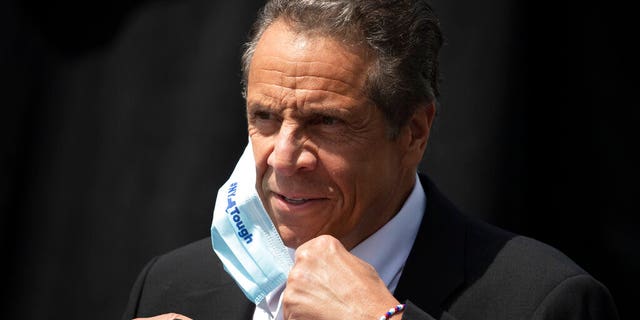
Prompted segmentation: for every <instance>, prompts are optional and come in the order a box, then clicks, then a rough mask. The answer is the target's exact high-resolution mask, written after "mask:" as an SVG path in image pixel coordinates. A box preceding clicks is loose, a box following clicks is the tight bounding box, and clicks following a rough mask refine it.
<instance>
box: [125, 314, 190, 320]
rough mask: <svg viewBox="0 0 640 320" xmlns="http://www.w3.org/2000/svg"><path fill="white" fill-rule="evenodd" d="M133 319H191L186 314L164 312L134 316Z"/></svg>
mask: <svg viewBox="0 0 640 320" xmlns="http://www.w3.org/2000/svg"><path fill="white" fill-rule="evenodd" d="M133 320H192V319H191V318H189V317H187V316H183V315H181V314H177V313H165V314H161V315H159V316H155V317H151V318H135V319H133Z"/></svg>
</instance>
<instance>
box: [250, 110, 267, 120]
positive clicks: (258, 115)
mask: <svg viewBox="0 0 640 320" xmlns="http://www.w3.org/2000/svg"><path fill="white" fill-rule="evenodd" d="M253 116H254V118H256V119H260V120H269V119H271V114H270V113H269V112H266V111H256V112H254V113H253Z"/></svg>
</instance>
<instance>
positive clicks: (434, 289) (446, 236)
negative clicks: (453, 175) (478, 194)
mask: <svg viewBox="0 0 640 320" xmlns="http://www.w3.org/2000/svg"><path fill="white" fill-rule="evenodd" d="M420 181H421V183H422V185H423V186H424V189H425V194H426V196H427V208H426V210H425V214H424V217H423V219H422V223H421V225H420V229H419V231H418V236H417V237H416V241H415V243H414V245H413V248H412V249H411V253H410V254H409V257H408V259H407V262H406V264H405V266H404V269H403V272H402V277H401V278H400V281H399V283H398V287H397V289H396V291H395V294H394V295H395V296H396V299H398V300H399V301H401V302H402V301H405V300H407V299H408V300H410V301H411V302H412V303H414V304H416V305H418V306H419V307H420V308H421V309H423V310H424V311H426V312H427V313H429V314H430V315H432V316H434V317H436V318H438V317H439V315H440V314H441V313H442V311H443V310H444V309H446V307H447V303H448V298H449V297H451V296H452V295H453V294H454V293H455V291H456V289H457V288H458V287H460V286H461V285H462V284H463V283H464V278H465V277H464V263H465V261H464V260H465V259H464V254H465V245H464V243H465V222H464V218H463V216H462V215H461V214H460V213H459V212H458V210H457V209H456V208H455V206H454V205H453V204H452V203H451V202H449V201H448V200H447V199H446V198H445V197H444V196H443V195H442V194H441V193H440V192H439V191H438V190H437V188H436V187H435V185H434V184H433V183H432V182H431V181H430V180H429V179H428V178H427V177H426V176H424V175H420Z"/></svg>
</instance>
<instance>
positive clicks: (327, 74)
mask: <svg viewBox="0 0 640 320" xmlns="http://www.w3.org/2000/svg"><path fill="white" fill-rule="evenodd" d="M369 65H370V59H369V55H368V52H367V50H366V49H364V48H363V47H359V46H352V45H347V44H346V43H344V41H340V40H338V39H335V38H333V37H329V36H324V35H321V34H316V33H308V32H304V33H300V32H296V31H294V30H293V29H291V28H290V27H289V26H288V25H287V23H286V22H284V21H282V20H278V21H275V22H274V23H272V24H271V26H269V27H268V28H267V29H266V30H265V32H264V33H263V34H262V36H261V38H260V40H259V41H258V44H257V46H256V49H255V52H254V54H253V58H252V61H251V64H250V68H249V74H248V88H247V89H248V92H247V93H248V95H251V93H252V92H251V91H252V89H253V91H254V92H253V93H255V92H256V89H260V90H259V91H260V92H261V93H264V92H265V91H271V92H274V91H275V92H279V91H282V90H285V91H286V90H297V91H305V92H306V95H307V96H310V97H311V96H313V95H314V94H320V93H326V94H328V95H331V94H337V95H342V96H347V97H351V98H361V96H364V92H363V91H364V90H363V89H364V86H365V82H366V77H367V70H368V68H369ZM270 95H271V94H270Z"/></svg>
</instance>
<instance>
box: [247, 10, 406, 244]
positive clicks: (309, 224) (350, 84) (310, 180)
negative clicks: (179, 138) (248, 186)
mask: <svg viewBox="0 0 640 320" xmlns="http://www.w3.org/2000/svg"><path fill="white" fill-rule="evenodd" d="M370 62H371V61H370V59H369V58H367V55H366V51H365V50H363V49H362V48H354V47H349V46H345V45H344V44H342V43H340V42H339V41H337V40H334V39H331V38H328V37H322V36H317V35H316V36H309V35H304V34H300V33H296V32H293V31H291V30H290V29H289V28H288V26H287V25H286V24H285V23H284V22H282V21H276V22H275V23H273V24H272V25H271V26H270V27H269V28H268V29H267V30H266V31H265V32H264V34H263V35H262V37H261V39H260V41H259V43H258V45H257V47H256V51H255V53H254V56H253V60H252V61H251V65H250V72H249V74H248V84H247V117H248V127H249V136H250V138H251V142H252V145H253V153H254V156H255V161H256V170H257V171H256V173H257V175H256V177H257V179H256V180H257V181H256V184H257V185H256V186H257V189H258V193H259V195H260V198H261V200H262V202H263V204H264V206H265V208H266V210H267V212H268V213H269V215H270V216H271V219H272V220H273V222H274V224H275V226H276V228H277V229H278V232H279V233H280V235H281V237H282V239H283V240H284V242H285V244H286V245H287V246H288V247H292V248H296V247H298V246H299V245H300V244H302V243H304V242H306V241H308V240H310V239H312V238H314V237H316V236H319V235H322V234H330V235H333V236H334V237H336V238H338V239H339V240H341V241H342V243H343V244H344V245H345V246H346V247H347V248H348V249H351V248H352V247H354V246H355V245H357V244H358V243H359V242H360V241H362V240H363V239H365V238H366V237H368V236H369V235H371V234H372V233H373V232H375V231H376V230H377V229H378V228H380V227H381V226H382V225H384V223H386V222H387V221H388V220H389V219H390V218H391V217H392V216H393V215H394V214H395V213H396V212H397V210H399V209H400V207H401V205H402V203H403V202H404V200H405V199H406V197H407V196H408V194H409V192H410V191H411V188H412V186H413V183H414V180H415V168H416V166H417V163H415V161H414V160H412V161H408V160H407V159H406V158H407V157H406V154H407V152H408V151H407V149H408V148H409V147H408V143H406V142H407V139H405V138H406V137H407V134H402V133H401V135H400V137H399V138H397V139H393V140H392V139H390V138H388V136H387V123H386V121H385V119H384V117H383V115H382V113H381V111H380V110H379V109H378V108H376V107H375V105H374V104H373V103H372V102H371V101H370V100H369V99H368V98H367V96H366V94H365V92H364V91H363V88H364V84H365V79H366V74H367V69H368V67H369V64H370ZM402 132H405V133H406V130H405V131H402ZM413 158H415V157H413Z"/></svg>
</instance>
